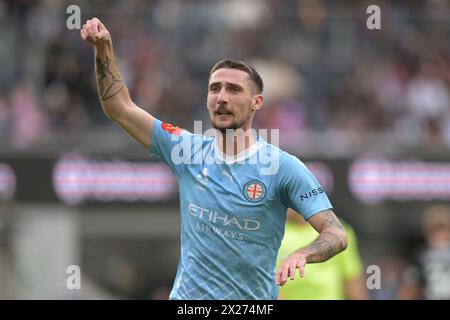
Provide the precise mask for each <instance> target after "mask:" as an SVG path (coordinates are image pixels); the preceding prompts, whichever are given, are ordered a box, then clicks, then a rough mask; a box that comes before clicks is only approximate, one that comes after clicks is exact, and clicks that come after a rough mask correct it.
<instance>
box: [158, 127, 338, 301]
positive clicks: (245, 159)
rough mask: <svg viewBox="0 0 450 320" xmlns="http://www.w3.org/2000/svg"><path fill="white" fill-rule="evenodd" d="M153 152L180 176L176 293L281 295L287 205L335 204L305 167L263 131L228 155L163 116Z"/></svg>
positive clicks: (314, 209) (308, 210)
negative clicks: (278, 276) (279, 261)
mask: <svg viewBox="0 0 450 320" xmlns="http://www.w3.org/2000/svg"><path fill="white" fill-rule="evenodd" d="M150 153H151V154H154V155H157V156H158V157H159V158H160V159H161V160H162V161H163V162H165V163H166V164H167V165H168V166H169V167H170V168H171V169H172V171H173V172H174V173H175V175H176V177H177V179H178V182H179V198H180V215H181V257H180V260H179V264H178V269H177V275H176V278H175V282H174V286H173V289H172V292H171V294H170V299H208V300H219V299H220V300H223V299H277V296H278V286H276V284H275V268H276V258H277V253H278V249H279V247H280V243H281V240H282V237H283V234H284V228H285V222H286V210H287V208H289V207H290V208H293V209H294V210H296V211H297V212H300V213H301V214H302V215H303V217H304V218H305V219H308V218H309V217H311V216H312V215H314V214H316V213H318V212H320V211H323V210H327V209H331V208H332V206H331V204H330V201H329V200H328V197H327V195H326V193H325V190H324V189H323V188H322V187H321V186H320V184H319V183H318V181H317V180H316V179H315V178H314V176H313V175H312V174H311V172H310V171H309V170H308V169H307V168H306V166H305V165H304V164H303V163H302V162H301V161H300V160H298V159H297V158H295V157H294V156H292V155H289V154H288V153H286V152H284V151H281V150H280V149H279V148H277V147H275V146H273V145H271V144H269V143H267V142H266V141H264V140H263V139H261V138H259V137H257V142H256V143H255V144H253V145H252V146H251V147H250V148H248V149H247V150H245V151H244V152H242V153H240V154H238V155H236V156H235V157H232V158H230V157H227V156H226V155H225V154H223V153H222V152H221V151H220V150H219V149H218V147H217V146H216V141H215V138H214V137H206V136H204V135H196V134H192V133H189V132H187V131H185V130H180V129H179V128H177V127H173V126H172V125H170V124H166V123H162V122H161V121H159V120H157V119H155V122H154V127H153V132H152V146H151V149H150Z"/></svg>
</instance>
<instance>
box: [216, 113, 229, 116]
mask: <svg viewBox="0 0 450 320" xmlns="http://www.w3.org/2000/svg"><path fill="white" fill-rule="evenodd" d="M216 114H218V115H219V116H223V115H228V116H231V115H232V113H231V112H216Z"/></svg>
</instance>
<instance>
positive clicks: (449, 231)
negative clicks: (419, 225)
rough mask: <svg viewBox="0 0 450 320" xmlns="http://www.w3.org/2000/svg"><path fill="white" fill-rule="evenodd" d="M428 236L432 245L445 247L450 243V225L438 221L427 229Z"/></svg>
mask: <svg viewBox="0 0 450 320" xmlns="http://www.w3.org/2000/svg"><path fill="white" fill-rule="evenodd" d="M425 235H426V238H427V241H428V243H429V244H430V246H432V247H435V248H445V247H447V246H449V245H450V225H449V224H446V223H436V224H434V225H432V226H429V227H428V228H427V229H426V233H425Z"/></svg>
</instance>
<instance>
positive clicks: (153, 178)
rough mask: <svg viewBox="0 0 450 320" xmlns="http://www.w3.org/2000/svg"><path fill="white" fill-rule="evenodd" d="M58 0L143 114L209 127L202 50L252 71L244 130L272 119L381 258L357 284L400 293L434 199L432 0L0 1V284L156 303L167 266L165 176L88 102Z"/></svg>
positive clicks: (442, 110)
mask: <svg viewBox="0 0 450 320" xmlns="http://www.w3.org/2000/svg"><path fill="white" fill-rule="evenodd" d="M71 4H77V5H78V6H80V8H81V17H82V19H81V20H82V24H83V23H84V21H85V20H87V19H90V18H92V17H94V16H97V17H99V18H100V19H102V21H103V22H104V23H105V25H106V26H107V28H108V29H109V30H110V32H111V34H112V38H113V42H114V46H115V50H116V54H117V57H118V61H119V67H120V69H121V72H122V74H123V75H124V77H125V80H126V83H127V85H128V87H129V88H130V92H131V96H132V97H133V99H134V101H135V102H136V103H137V104H138V105H139V106H141V107H142V108H144V109H146V110H147V111H149V112H151V113H152V114H153V115H154V116H156V117H158V118H159V119H161V120H164V121H167V122H171V123H174V124H176V125H179V126H182V127H184V128H187V129H192V128H193V121H194V120H203V121H205V123H208V124H209V119H208V116H207V112H206V104H205V102H206V88H207V86H206V83H207V82H206V81H207V75H208V71H209V69H210V67H211V66H212V65H213V64H214V63H215V62H216V61H217V60H219V59H221V58H224V57H235V58H238V59H243V60H246V61H249V62H250V64H253V65H254V66H255V67H256V68H257V69H258V70H260V72H261V74H262V76H263V79H264V81H265V82H266V87H267V89H266V91H265V97H266V100H265V101H266V102H265V106H264V108H263V109H262V110H261V111H260V112H259V113H258V114H257V116H256V126H257V127H258V128H277V129H280V133H281V138H280V145H281V148H283V149H285V150H287V151H289V152H291V153H293V154H295V155H297V156H298V157H300V158H301V159H302V160H304V162H306V163H307V164H308V165H309V166H310V168H311V170H312V171H313V172H314V173H315V174H316V175H317V177H318V178H319V180H320V181H321V182H322V183H323V184H324V185H325V186H326V188H327V190H328V193H329V196H330V197H331V200H332V202H333V204H334V206H335V211H336V212H337V214H338V215H339V216H340V217H342V218H343V219H344V220H345V221H347V222H349V223H350V224H351V225H352V226H353V227H354V229H355V231H356V234H357V236H358V240H359V244H360V250H361V255H362V258H363V262H364V264H365V266H369V265H373V264H375V265H379V266H380V267H381V272H382V288H381V290H372V291H371V292H370V296H371V298H372V299H379V298H385V299H397V298H401V296H399V293H398V292H399V291H400V290H399V288H400V286H401V284H402V281H404V280H402V279H404V278H405V270H409V269H408V267H409V266H410V265H412V264H414V256H415V254H416V252H417V250H418V248H420V247H421V246H422V245H424V238H423V233H422V216H423V212H424V210H425V209H426V208H428V207H429V206H430V205H433V204H435V203H447V202H448V201H449V199H450V90H449V89H450V48H449V44H450V41H449V40H450V2H449V1H447V0H421V1H419V0H408V1H387V0H385V1H376V0H373V1H356V0H355V1H332V0H229V1H225V0H218V1H207V0H197V1H195V0H187V1H181V0H169V1H162V0H161V1H157V0H137V1H95V2H93V1H63V0H61V1H58V0H45V1H44V0H42V1H32V0H0V65H1V72H0V197H1V200H0V298H13V299H14V298H19V299H22V298H32V299H34V298H43V299H54V298H58V299H71V298H81V299H103V298H130V299H135V298H140V299H165V298H167V294H168V290H169V289H170V286H171V283H172V280H173V278H174V274H175V270H176V265H177V261H178V255H179V234H178V231H179V220H178V202H177V200H178V199H177V184H176V180H175V179H174V177H173V176H172V174H171V172H170V171H169V170H168V169H167V168H166V167H165V166H163V165H162V164H161V163H159V162H158V161H155V160H153V159H149V157H148V153H147V152H146V151H145V150H143V149H142V148H141V147H140V146H139V145H138V144H137V143H135V142H134V141H132V140H131V138H129V137H128V136H126V135H125V134H124V133H122V131H121V130H120V129H119V128H117V127H116V126H115V125H114V124H113V123H112V122H110V120H109V119H107V117H106V116H105V115H103V113H102V111H101V107H100V104H99V102H98V98H97V92H96V87H95V78H94V71H93V52H92V48H91V47H90V46H89V45H87V44H85V43H83V42H82V41H81V39H80V36H79V31H78V30H68V29H67V27H66V19H67V18H68V16H69V15H68V14H67V13H66V8H67V6H68V5H71ZM370 4H377V5H379V6H380V8H381V18H382V19H381V21H382V22H381V27H382V28H381V30H368V29H367V27H366V19H367V17H368V16H369V15H368V14H367V13H366V8H367V7H368V6H369V5H370ZM69 265H79V266H80V267H81V276H82V289H81V290H67V289H66V278H67V277H68V275H67V274H66V268H67V266H69ZM449 268H450V266H449ZM447 284H448V287H450V279H447ZM403 297H404V296H403Z"/></svg>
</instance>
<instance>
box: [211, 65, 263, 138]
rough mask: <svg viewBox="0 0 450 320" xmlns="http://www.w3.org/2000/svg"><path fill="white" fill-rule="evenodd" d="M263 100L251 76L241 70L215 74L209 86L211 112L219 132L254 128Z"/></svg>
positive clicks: (221, 70) (214, 125) (214, 124)
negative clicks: (253, 121)
mask: <svg viewBox="0 0 450 320" xmlns="http://www.w3.org/2000/svg"><path fill="white" fill-rule="evenodd" d="M262 101H263V97H262V95H260V94H258V93H257V90H256V85H255V84H254V83H253V81H252V80H251V79H250V77H249V75H248V74H247V73H246V72H245V71H243V70H239V69H229V68H222V69H218V70H216V71H215V72H214V73H212V74H211V76H210V79H209V84H208V101H207V106H208V112H209V116H210V118H211V123H212V125H213V127H214V128H215V129H218V130H220V131H222V132H223V133H224V132H225V130H226V129H238V128H242V129H244V130H247V129H249V128H251V122H252V120H253V115H254V113H255V112H256V110H258V109H259V108H261V106H262Z"/></svg>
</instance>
